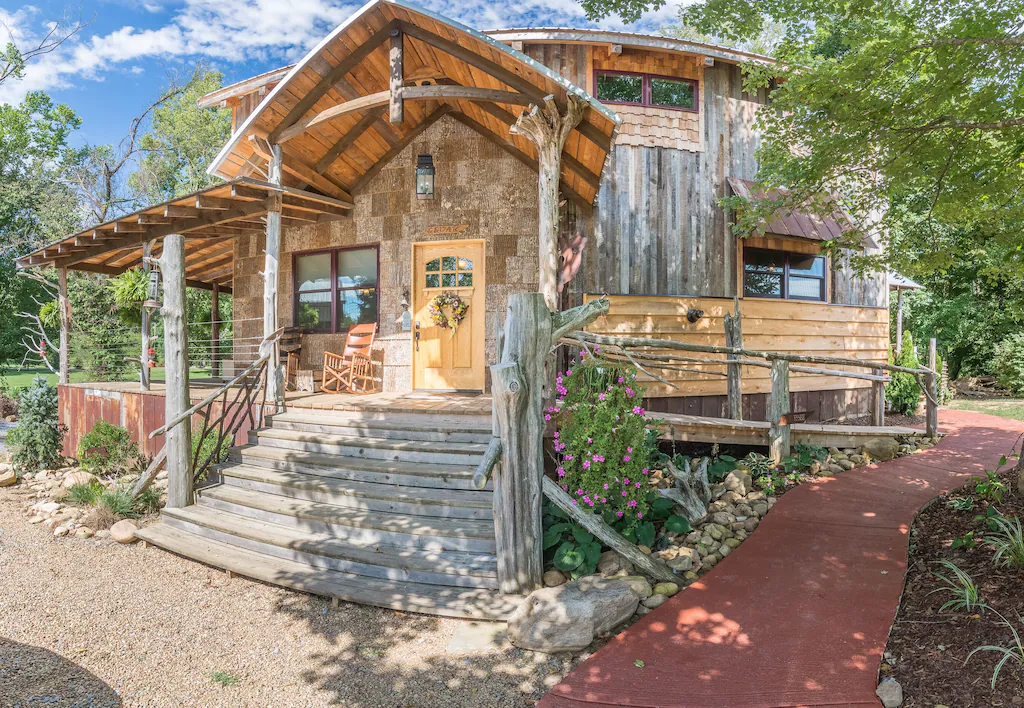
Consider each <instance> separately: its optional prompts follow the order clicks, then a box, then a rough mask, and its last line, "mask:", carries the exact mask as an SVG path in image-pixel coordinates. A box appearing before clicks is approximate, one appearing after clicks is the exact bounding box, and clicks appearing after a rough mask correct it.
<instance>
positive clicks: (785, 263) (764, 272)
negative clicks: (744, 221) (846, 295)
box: [743, 248, 826, 302]
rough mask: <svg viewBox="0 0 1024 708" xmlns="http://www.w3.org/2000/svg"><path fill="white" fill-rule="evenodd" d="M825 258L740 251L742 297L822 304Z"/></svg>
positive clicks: (763, 251)
mask: <svg viewBox="0 0 1024 708" xmlns="http://www.w3.org/2000/svg"><path fill="white" fill-rule="evenodd" d="M825 292H826V291H825V257H824V256H816V255H808V254H803V253H789V252H787V251H767V250H764V249H760V248H744V249H743V295H744V296H745V297H777V298H784V299H787V300H816V301H818V302H824V301H825Z"/></svg>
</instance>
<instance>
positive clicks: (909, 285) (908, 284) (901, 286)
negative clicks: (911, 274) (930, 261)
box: [888, 270, 924, 290]
mask: <svg viewBox="0 0 1024 708" xmlns="http://www.w3.org/2000/svg"><path fill="white" fill-rule="evenodd" d="M888 282H889V289H890V290H924V286H923V285H921V284H920V283H916V282H914V281H913V280H911V279H910V278H908V277H907V276H905V275H901V274H899V273H897V272H896V271H894V270H890V271H889V277H888Z"/></svg>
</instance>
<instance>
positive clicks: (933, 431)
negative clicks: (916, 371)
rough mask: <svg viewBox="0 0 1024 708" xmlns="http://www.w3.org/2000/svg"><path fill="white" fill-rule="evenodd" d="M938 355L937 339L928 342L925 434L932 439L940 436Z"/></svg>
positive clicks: (925, 378)
mask: <svg viewBox="0 0 1024 708" xmlns="http://www.w3.org/2000/svg"><path fill="white" fill-rule="evenodd" d="M937 362H938V355H937V352H936V351H935V338H934V337H933V338H932V339H929V340H928V368H929V369H931V371H930V372H929V373H927V374H925V376H924V382H925V386H926V387H927V389H928V390H927V391H926V392H925V397H924V399H925V401H924V407H925V433H926V434H927V435H928V437H930V438H934V437H935V436H936V435H938V434H939V375H938V374H937V373H936V372H935V369H936V363H937Z"/></svg>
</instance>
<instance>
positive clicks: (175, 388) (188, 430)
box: [160, 234, 193, 509]
mask: <svg viewBox="0 0 1024 708" xmlns="http://www.w3.org/2000/svg"><path fill="white" fill-rule="evenodd" d="M160 275H161V276H162V278H163V283H164V295H163V307H162V308H161V310H160V314H161V315H162V316H163V326H164V366H165V367H166V372H167V374H166V377H165V378H166V381H167V383H166V391H165V397H164V420H174V419H176V418H178V417H179V416H180V415H181V414H182V413H184V412H185V411H187V410H188V409H189V407H190V406H191V405H192V402H191V400H190V399H189V392H188V326H187V322H188V319H187V317H186V311H185V308H186V304H185V302H186V298H185V239H184V238H183V237H182V235H181V234H168V235H167V236H166V237H165V238H164V244H163V254H162V255H161V256H160ZM165 447H166V449H167V507H168V508H170V509H181V508H184V507H186V506H189V505H190V504H191V503H192V482H193V480H192V426H191V424H190V423H189V422H188V421H185V422H184V423H182V424H180V425H175V426H174V427H173V428H171V429H170V430H168V431H167V433H166V443H165Z"/></svg>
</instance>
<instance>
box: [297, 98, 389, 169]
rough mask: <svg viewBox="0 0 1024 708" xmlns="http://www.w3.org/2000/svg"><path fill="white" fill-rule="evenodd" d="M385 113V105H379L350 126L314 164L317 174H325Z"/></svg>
mask: <svg viewBox="0 0 1024 708" xmlns="http://www.w3.org/2000/svg"><path fill="white" fill-rule="evenodd" d="M382 115H384V107H383V106H378V107H377V108H373V109H371V110H369V111H367V112H366V114H365V115H364V116H363V117H362V118H360V119H359V122H358V123H356V124H355V125H353V126H352V127H351V128H349V130H348V132H347V133H345V134H344V135H342V136H341V138H340V139H339V140H338V142H336V143H334V145H332V146H331V149H330V150H328V151H327V153H326V154H325V155H324V156H323V157H321V158H320V159H319V160H317V163H316V164H315V165H313V171H314V172H316V173H317V174H321V175H322V174H323V173H324V172H325V171H326V170H327V168H328V167H330V166H331V165H332V164H334V161H335V160H337V159H338V157H339V156H340V155H341V153H343V152H345V150H346V149H348V147H349V146H350V145H352V143H354V142H355V141H356V140H358V139H359V137H360V136H361V135H362V134H363V133H365V132H366V130H367V128H369V127H370V126H371V125H373V124H374V123H376V122H377V120H378V119H379V118H380V117H381V116H382Z"/></svg>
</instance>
